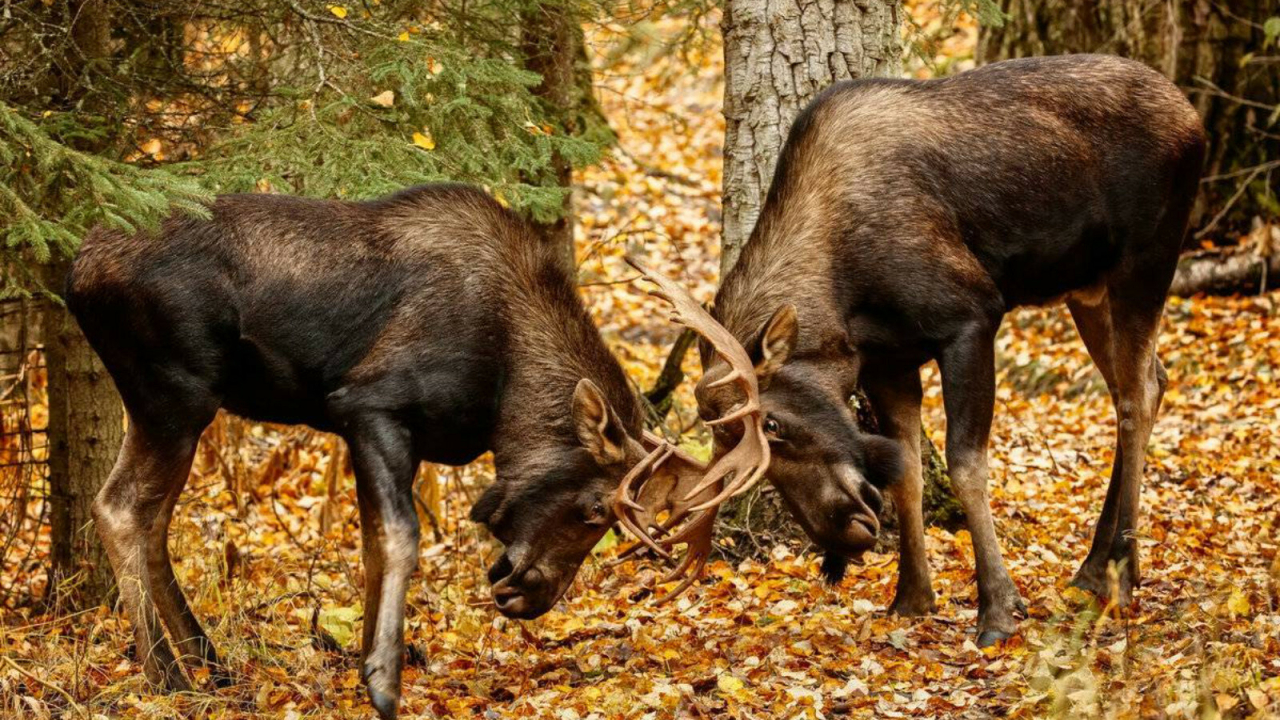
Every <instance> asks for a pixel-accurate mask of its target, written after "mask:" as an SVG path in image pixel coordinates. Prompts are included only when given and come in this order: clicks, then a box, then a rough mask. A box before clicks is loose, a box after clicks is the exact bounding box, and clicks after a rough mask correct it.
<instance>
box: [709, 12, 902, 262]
mask: <svg viewBox="0 0 1280 720" xmlns="http://www.w3.org/2000/svg"><path fill="white" fill-rule="evenodd" d="M900 13H901V8H900V6H899V4H898V2H896V1H895V0H869V1H866V2H862V1H860V2H854V1H853V0H828V1H827V2H819V3H812V4H799V3H794V2H787V1H784V0H727V1H726V3H725V8H724V20H723V22H722V23H721V29H722V31H723V33H724V75H725V83H724V117H725V137H724V231H723V235H722V239H721V245H720V270H721V277H723V276H724V273H725V272H727V271H728V269H729V268H731V267H733V264H734V263H735V262H737V259H738V252H739V250H740V249H741V248H742V244H743V243H745V242H746V241H747V237H748V236H750V234H751V230H752V228H754V227H755V224H756V218H757V217H758V216H759V215H760V208H761V206H762V205H763V204H764V198H765V195H766V193H767V192H768V190H769V182H770V180H771V179H772V178H773V168H774V165H776V164H777V161H778V153H779V152H781V150H782V144H783V142H784V141H785V140H786V137H787V132H788V131H789V130H790V129H791V123H792V121H794V120H795V118H796V116H797V115H799V114H800V111H801V110H802V109H804V106H805V105H807V104H809V101H810V100H812V99H813V98H814V97H815V96H816V95H817V94H818V93H819V92H821V91H822V90H824V89H825V88H827V87H828V86H829V85H831V84H832V83H835V82H838V81H840V80H849V79H853V78H860V77H870V76H896V75H898V74H899V73H900V72H901V70H902V48H901V43H900V40H899V33H900V32H901V24H900V23H899V17H900Z"/></svg>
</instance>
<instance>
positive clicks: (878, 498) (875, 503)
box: [860, 483, 884, 515]
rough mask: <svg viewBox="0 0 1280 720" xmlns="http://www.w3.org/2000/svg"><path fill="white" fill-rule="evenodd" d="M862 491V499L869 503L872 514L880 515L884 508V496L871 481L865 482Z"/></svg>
mask: <svg viewBox="0 0 1280 720" xmlns="http://www.w3.org/2000/svg"><path fill="white" fill-rule="evenodd" d="M860 489H861V491H862V501H863V502H864V503H866V504H867V507H868V508H870V510H871V512H872V514H875V515H879V514H880V511H881V510H883V509H884V496H882V495H881V494H880V491H879V490H877V489H876V488H875V486H874V485H872V484H871V483H863V484H862V487H861V488H860Z"/></svg>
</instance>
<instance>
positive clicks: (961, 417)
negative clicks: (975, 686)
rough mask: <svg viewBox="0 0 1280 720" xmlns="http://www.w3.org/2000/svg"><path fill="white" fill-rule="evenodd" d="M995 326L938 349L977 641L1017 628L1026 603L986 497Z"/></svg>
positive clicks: (949, 456) (988, 640)
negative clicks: (970, 566)
mask: <svg viewBox="0 0 1280 720" xmlns="http://www.w3.org/2000/svg"><path fill="white" fill-rule="evenodd" d="M994 339H995V332H994V330H991V329H986V328H982V329H974V330H972V331H970V332H967V333H965V334H963V335H962V336H960V337H958V338H957V339H956V340H954V341H953V342H952V343H951V344H950V345H949V346H948V347H947V348H946V349H945V350H944V351H943V353H942V357H941V361H940V362H939V367H940V369H941V371H942V400H943V407H944V409H945V410H946V413H947V448H946V453H947V465H948V467H949V469H950V472H951V480H952V484H953V486H954V487H955V490H956V495H957V497H958V498H959V499H960V504H961V505H962V506H963V508H964V514H965V518H966V522H967V523H968V527H969V535H970V537H971V538H972V540H973V553H974V559H975V564H976V565H977V574H978V645H979V646H987V645H992V644H994V643H996V642H999V641H1001V640H1004V639H1006V638H1009V637H1011V636H1012V635H1013V633H1014V632H1016V631H1017V627H1018V621H1017V618H1016V617H1015V613H1018V612H1022V613H1025V612H1026V605H1025V604H1024V603H1023V602H1022V596H1021V595H1020V594H1019V592H1018V588H1017V586H1016V585H1014V584H1013V578H1011V577H1010V576H1009V571H1008V569H1007V568H1006V567H1005V564H1004V557H1003V555H1002V554H1001V552H1000V543H999V541H998V540H997V538H996V529H995V521H994V520H993V519H992V516H991V503H990V500H989V499H988V497H987V475H988V471H987V442H988V440H989V438H990V436H991V416H992V412H993V410H994V405H995V357H994Z"/></svg>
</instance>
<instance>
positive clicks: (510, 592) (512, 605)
mask: <svg viewBox="0 0 1280 720" xmlns="http://www.w3.org/2000/svg"><path fill="white" fill-rule="evenodd" d="M493 603H494V604H495V605H497V606H498V609H499V610H501V611H502V612H504V613H506V614H508V615H519V614H521V613H523V612H524V611H525V610H526V609H527V606H528V604H529V600H528V598H527V597H525V594H524V593H523V592H521V591H520V590H518V589H516V588H513V587H510V586H498V587H495V588H494V589H493Z"/></svg>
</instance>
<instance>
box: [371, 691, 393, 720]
mask: <svg viewBox="0 0 1280 720" xmlns="http://www.w3.org/2000/svg"><path fill="white" fill-rule="evenodd" d="M369 702H370V703H372V704H373V709H374V710H377V711H378V717H379V718H381V719H382V720H394V718H395V716H396V711H397V710H398V709H399V707H400V698H399V697H397V696H395V695H392V694H391V693H385V692H382V691H381V690H379V689H377V688H375V687H370V688H369Z"/></svg>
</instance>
